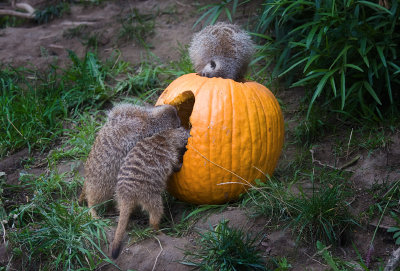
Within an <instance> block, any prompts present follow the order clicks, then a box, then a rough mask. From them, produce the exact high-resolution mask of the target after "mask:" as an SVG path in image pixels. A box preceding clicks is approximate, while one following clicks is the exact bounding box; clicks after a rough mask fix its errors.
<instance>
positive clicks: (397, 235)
mask: <svg viewBox="0 0 400 271" xmlns="http://www.w3.org/2000/svg"><path fill="white" fill-rule="evenodd" d="M390 214H391V215H392V217H393V219H394V220H395V221H396V224H397V225H396V226H393V227H390V228H389V229H388V230H387V232H390V233H393V239H394V241H395V243H396V245H400V218H399V217H398V216H397V215H396V214H395V213H394V212H390Z"/></svg>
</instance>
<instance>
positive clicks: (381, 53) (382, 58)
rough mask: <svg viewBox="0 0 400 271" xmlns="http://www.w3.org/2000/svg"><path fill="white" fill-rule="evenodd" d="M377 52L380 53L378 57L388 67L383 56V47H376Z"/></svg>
mask: <svg viewBox="0 0 400 271" xmlns="http://www.w3.org/2000/svg"><path fill="white" fill-rule="evenodd" d="M376 50H377V51H378V55H379V57H380V58H381V61H382V64H383V66H385V67H387V64H386V59H385V56H384V54H383V48H382V46H376Z"/></svg>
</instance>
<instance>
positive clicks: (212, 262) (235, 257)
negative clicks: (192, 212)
mask: <svg viewBox="0 0 400 271" xmlns="http://www.w3.org/2000/svg"><path fill="white" fill-rule="evenodd" d="M185 254H186V258H187V260H185V261H183V262H182V263H183V264H185V265H189V266H193V267H196V268H198V269H200V270H220V271H228V270H229V271H230V270H265V267H264V263H263V260H262V258H261V255H260V252H259V251H258V250H257V247H256V238H254V237H251V236H250V234H248V233H245V232H243V231H242V230H238V229H234V228H231V227H229V226H228V221H227V220H223V221H221V222H220V223H219V224H218V225H217V226H216V227H215V228H214V229H213V228H211V229H210V231H208V232H205V233H200V240H199V242H198V248H197V250H195V251H193V252H192V251H186V252H185Z"/></svg>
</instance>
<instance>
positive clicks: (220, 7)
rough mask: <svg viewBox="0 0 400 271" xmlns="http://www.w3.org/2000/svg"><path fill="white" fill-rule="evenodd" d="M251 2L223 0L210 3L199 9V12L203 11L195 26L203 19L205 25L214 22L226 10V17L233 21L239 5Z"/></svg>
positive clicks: (247, 0)
mask: <svg viewBox="0 0 400 271" xmlns="http://www.w3.org/2000/svg"><path fill="white" fill-rule="evenodd" d="M247 2H249V0H246V1H242V2H241V3H239V1H238V0H222V1H221V2H219V3H213V4H208V5H205V6H202V7H201V8H200V9H199V12H203V14H202V15H201V16H200V18H199V19H197V21H196V22H195V24H194V25H193V28H195V27H196V25H198V24H199V23H200V22H201V21H203V20H205V21H204V24H203V25H204V26H206V25H209V24H214V23H215V22H216V21H217V20H218V18H219V16H220V15H221V13H222V12H225V15H226V17H227V18H228V20H229V21H230V22H232V16H233V15H235V13H236V9H237V7H238V6H241V5H243V4H245V3H247ZM230 5H232V9H231V10H229V6H230Z"/></svg>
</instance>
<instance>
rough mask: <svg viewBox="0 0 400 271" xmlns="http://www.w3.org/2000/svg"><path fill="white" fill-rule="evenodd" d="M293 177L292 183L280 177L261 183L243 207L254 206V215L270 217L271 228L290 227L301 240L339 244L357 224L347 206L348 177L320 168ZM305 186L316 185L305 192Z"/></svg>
mask: <svg viewBox="0 0 400 271" xmlns="http://www.w3.org/2000/svg"><path fill="white" fill-rule="evenodd" d="M292 174H293V175H292V176H291V177H289V179H290V178H291V180H290V181H289V182H287V181H283V180H280V179H279V178H278V177H275V178H271V179H269V180H267V181H266V182H264V183H261V182H259V183H258V185H257V186H256V187H254V188H253V189H251V190H250V191H249V193H248V196H247V197H245V198H244V200H243V204H245V205H247V206H250V207H249V208H250V209H251V210H252V213H253V215H255V216H265V217H268V218H269V222H268V224H267V225H268V226H271V225H276V226H275V227H279V228H282V227H284V228H290V229H291V230H292V232H293V233H294V234H295V237H296V240H297V241H303V242H306V243H307V242H310V243H313V242H316V241H317V240H323V241H324V242H327V243H329V244H333V245H339V244H340V243H341V241H342V238H343V237H344V236H345V233H346V232H347V231H348V230H349V229H350V228H351V227H352V226H355V225H357V222H356V221H355V220H354V218H353V217H352V215H351V214H350V212H349V210H348V203H346V199H347V198H348V197H349V196H351V191H350V189H349V188H348V187H346V178H347V177H346V176H345V175H344V173H342V172H340V171H334V170H328V169H320V170H318V169H316V168H312V170H311V171H310V172H309V173H307V172H302V171H301V170H299V171H295V172H294V173H292ZM303 183H309V184H312V187H311V189H307V190H306V189H303V188H302V187H303V186H302V185H303Z"/></svg>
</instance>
